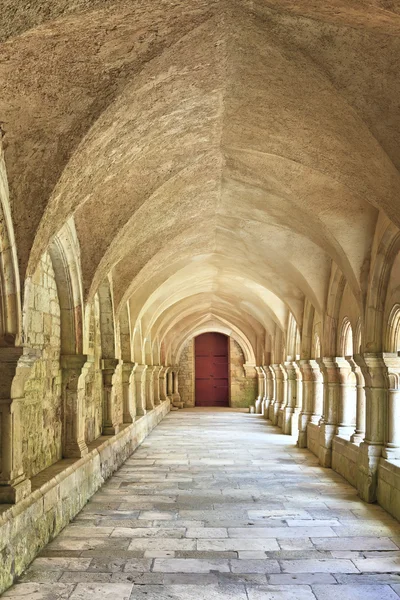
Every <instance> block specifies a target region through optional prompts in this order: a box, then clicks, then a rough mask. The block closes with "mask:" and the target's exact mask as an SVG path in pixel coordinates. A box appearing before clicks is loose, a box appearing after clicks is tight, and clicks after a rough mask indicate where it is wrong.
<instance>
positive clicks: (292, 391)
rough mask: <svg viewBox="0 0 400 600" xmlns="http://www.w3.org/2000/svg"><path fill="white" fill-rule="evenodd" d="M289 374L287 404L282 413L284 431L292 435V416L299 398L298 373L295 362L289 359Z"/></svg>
mask: <svg viewBox="0 0 400 600" xmlns="http://www.w3.org/2000/svg"><path fill="white" fill-rule="evenodd" d="M285 370H286V376H287V384H286V386H287V389H286V405H285V406H284V408H283V414H282V433H285V434H287V435H291V433H292V416H293V413H294V409H295V406H296V398H297V373H296V368H295V363H294V362H293V361H288V362H286V363H285Z"/></svg>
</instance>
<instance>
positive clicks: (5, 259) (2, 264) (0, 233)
mask: <svg viewBox="0 0 400 600" xmlns="http://www.w3.org/2000/svg"><path fill="white" fill-rule="evenodd" d="M21 313H22V311H21V289H20V279H19V270H18V260H17V249H16V244H15V238H14V228H13V223H12V218H11V210H10V202H9V190H8V181H7V174H6V167H5V163H4V154H3V149H2V144H1V140H0V345H2V346H9V345H14V344H15V345H19V344H20V342H21V339H20V337H21V327H22V323H21Z"/></svg>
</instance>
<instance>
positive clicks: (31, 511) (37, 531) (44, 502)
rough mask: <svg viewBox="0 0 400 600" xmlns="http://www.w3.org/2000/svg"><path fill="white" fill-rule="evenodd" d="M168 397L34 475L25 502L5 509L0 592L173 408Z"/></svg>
mask: <svg viewBox="0 0 400 600" xmlns="http://www.w3.org/2000/svg"><path fill="white" fill-rule="evenodd" d="M169 409H170V403H169V401H165V402H163V403H162V404H161V405H159V406H157V407H156V408H155V409H154V410H152V411H150V412H149V413H147V414H146V415H144V416H143V417H141V418H140V419H138V420H137V421H135V423H132V425H129V426H127V427H124V429H123V430H122V431H121V432H120V433H119V434H118V435H115V436H112V437H102V438H100V440H98V441H97V442H96V444H93V446H92V447H89V454H87V455H86V456H85V457H84V458H81V459H76V460H75V461H73V462H72V464H71V460H70V459H69V460H65V467H64V468H62V467H63V464H64V461H61V462H59V463H57V464H56V465H54V466H53V467H50V468H49V469H47V470H45V471H44V472H43V473H41V474H40V475H39V476H38V477H37V478H33V480H32V489H33V490H34V491H33V492H32V493H31V494H30V495H29V496H28V497H27V498H26V499H25V500H24V501H23V502H20V503H19V504H17V505H15V506H12V507H11V508H8V507H6V506H4V508H5V510H4V511H3V512H1V510H0V594H1V593H2V592H3V591H4V590H6V589H7V588H8V587H9V586H10V585H11V584H12V583H13V581H14V580H15V578H16V577H18V576H19V575H21V573H22V572H23V571H24V570H25V569H26V567H27V566H28V565H29V564H30V563H31V562H32V560H33V559H34V558H35V556H36V555H37V554H38V553H39V552H40V550H42V549H43V548H44V546H45V545H46V544H47V543H48V542H49V541H51V540H52V539H54V538H55V537H56V536H57V535H58V534H59V533H60V531H61V530H62V529H63V528H64V527H65V526H66V525H67V524H68V523H69V521H70V520H71V519H73V517H74V516H75V515H76V514H77V513H78V512H79V511H80V510H81V509H82V508H83V507H84V506H85V504H86V502H87V501H88V500H89V498H90V497H91V496H92V495H93V494H94V493H95V492H96V491H97V490H98V489H99V488H100V487H101V485H102V484H103V483H104V481H105V480H106V479H108V478H109V477H110V476H111V475H112V474H113V473H114V472H115V471H116V470H117V469H118V468H119V467H120V466H121V465H122V464H123V463H124V462H125V461H126V459H127V458H128V457H129V456H130V455H131V454H132V452H133V451H134V450H135V448H137V446H138V445H139V444H140V443H141V442H142V441H143V440H144V439H145V438H146V437H147V435H148V434H149V433H150V431H151V430H152V429H153V428H154V427H155V426H156V425H157V424H158V423H159V422H160V421H161V419H163V417H164V416H165V415H166V414H167V413H168V412H169ZM0 509H1V505H0Z"/></svg>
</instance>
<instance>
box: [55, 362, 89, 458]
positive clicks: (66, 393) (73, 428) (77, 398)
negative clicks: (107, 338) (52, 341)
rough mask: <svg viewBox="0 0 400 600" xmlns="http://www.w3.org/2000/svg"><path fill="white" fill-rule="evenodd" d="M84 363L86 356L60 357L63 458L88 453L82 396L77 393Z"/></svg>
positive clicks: (77, 456)
mask: <svg viewBox="0 0 400 600" xmlns="http://www.w3.org/2000/svg"><path fill="white" fill-rule="evenodd" d="M86 361H87V355H86V354H68V355H66V354H64V355H62V356H61V357H60V364H61V381H62V392H61V393H62V405H63V424H62V440H63V443H62V453H63V458H80V457H82V456H85V454H87V453H88V449H87V446H86V442H85V416H84V412H83V404H82V396H81V394H79V393H78V383H79V377H80V376H81V373H82V369H83V366H84V364H85V363H86Z"/></svg>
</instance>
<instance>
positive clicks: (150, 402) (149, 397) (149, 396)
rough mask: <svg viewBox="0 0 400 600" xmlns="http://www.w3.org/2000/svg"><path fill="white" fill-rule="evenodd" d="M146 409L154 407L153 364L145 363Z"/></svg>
mask: <svg viewBox="0 0 400 600" xmlns="http://www.w3.org/2000/svg"><path fill="white" fill-rule="evenodd" d="M145 379H146V410H147V411H149V410H153V408H154V367H153V365H147V369H146V374H145Z"/></svg>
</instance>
